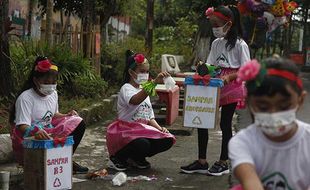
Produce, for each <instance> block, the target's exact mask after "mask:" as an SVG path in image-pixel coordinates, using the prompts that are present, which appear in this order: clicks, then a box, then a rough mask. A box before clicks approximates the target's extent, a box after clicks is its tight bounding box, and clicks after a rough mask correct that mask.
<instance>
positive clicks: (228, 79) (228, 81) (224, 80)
mask: <svg viewBox="0 0 310 190" xmlns="http://www.w3.org/2000/svg"><path fill="white" fill-rule="evenodd" d="M221 79H222V80H223V82H224V85H226V84H228V83H230V77H229V76H227V75H226V76H222V77H221Z"/></svg>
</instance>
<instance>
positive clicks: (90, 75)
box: [10, 40, 105, 96]
mask: <svg viewBox="0 0 310 190" xmlns="http://www.w3.org/2000/svg"><path fill="white" fill-rule="evenodd" d="M10 50H11V61H12V76H13V80H14V81H13V82H14V85H15V87H16V89H18V90H20V89H21V87H22V85H23V83H24V82H25V81H26V79H27V78H28V76H29V74H30V71H31V69H32V67H33V65H34V61H35V59H36V57H37V56H38V55H44V56H46V57H48V58H49V59H50V60H52V62H54V63H55V64H56V65H57V66H58V68H59V75H58V77H59V79H58V84H59V85H58V87H59V88H58V90H59V91H60V93H63V94H65V95H67V96H79V95H83V96H84V95H85V94H84V93H82V94H79V93H80V92H81V90H76V91H74V90H73V87H74V85H73V81H74V80H75V79H77V81H78V80H79V79H80V78H83V79H85V80H86V79H88V81H89V82H94V83H96V85H101V86H97V88H98V89H102V88H105V84H104V81H102V79H100V78H99V77H98V76H96V74H95V72H94V69H93V68H92V66H91V63H90V61H89V60H87V59H85V58H83V57H82V55H75V54H73V53H72V52H71V49H70V48H69V47H68V46H67V45H65V44H57V45H47V44H44V43H42V42H36V41H31V40H26V41H15V42H12V43H11V47H10ZM79 84H80V85H85V86H87V85H89V84H86V83H81V82H80V83H79ZM79 88H80V89H84V88H85V89H86V88H87V87H84V86H79ZM76 89H77V88H76ZM78 92H79V93H78ZM87 93H89V92H87Z"/></svg>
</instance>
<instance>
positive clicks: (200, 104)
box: [183, 77, 223, 129]
mask: <svg viewBox="0 0 310 190" xmlns="http://www.w3.org/2000/svg"><path fill="white" fill-rule="evenodd" d="M185 84H186V87H185V96H184V107H183V112H184V123H183V125H184V126H185V127H193V128H205V129H211V128H215V126H216V125H217V121H218V120H217V118H218V114H219V96H220V87H221V86H223V82H222V81H221V80H220V79H211V80H210V82H209V84H208V85H204V84H203V83H202V82H201V83H199V84H194V81H193V79H192V78H191V77H187V78H186V80H185Z"/></svg>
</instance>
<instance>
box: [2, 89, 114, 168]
mask: <svg viewBox="0 0 310 190" xmlns="http://www.w3.org/2000/svg"><path fill="white" fill-rule="evenodd" d="M116 101H117V94H115V95H112V96H110V97H109V98H106V99H103V100H102V102H100V103H96V104H93V105H91V106H89V107H87V108H83V109H81V110H80V111H79V115H80V116H81V117H82V118H83V120H84V122H85V124H86V125H87V126H90V125H92V124H95V123H97V122H99V121H102V120H108V119H110V118H112V117H113V118H114V117H115V114H116ZM0 143H1V144H0V148H1V149H0V166H2V165H1V164H10V163H11V164H12V163H13V162H12V161H13V160H14V159H13V150H12V143H11V138H10V135H9V134H3V135H0ZM1 168H2V167H1Z"/></svg>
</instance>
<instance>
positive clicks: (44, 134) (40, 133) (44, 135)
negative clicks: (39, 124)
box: [34, 129, 52, 140]
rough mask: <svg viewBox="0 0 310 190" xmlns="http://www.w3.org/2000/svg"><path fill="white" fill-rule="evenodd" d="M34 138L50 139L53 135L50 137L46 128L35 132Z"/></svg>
mask: <svg viewBox="0 0 310 190" xmlns="http://www.w3.org/2000/svg"><path fill="white" fill-rule="evenodd" d="M34 138H35V139H37V140H50V139H52V137H50V136H49V135H48V134H47V132H46V131H45V130H43V129H42V130H39V131H38V132H36V133H35V134H34Z"/></svg>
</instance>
